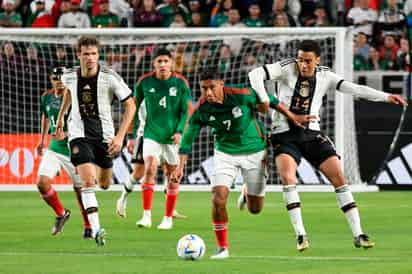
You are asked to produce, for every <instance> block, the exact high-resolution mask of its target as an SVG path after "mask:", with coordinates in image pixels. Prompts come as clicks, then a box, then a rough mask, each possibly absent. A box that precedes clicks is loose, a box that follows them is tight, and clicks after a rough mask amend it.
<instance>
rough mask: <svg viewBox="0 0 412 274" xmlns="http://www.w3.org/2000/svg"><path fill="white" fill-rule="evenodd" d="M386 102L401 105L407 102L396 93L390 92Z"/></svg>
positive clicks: (405, 104)
mask: <svg viewBox="0 0 412 274" xmlns="http://www.w3.org/2000/svg"><path fill="white" fill-rule="evenodd" d="M388 102H389V103H390V104H395V105H401V106H402V107H406V106H407V105H408V102H406V100H405V99H403V97H402V96H400V95H398V94H390V95H389V96H388Z"/></svg>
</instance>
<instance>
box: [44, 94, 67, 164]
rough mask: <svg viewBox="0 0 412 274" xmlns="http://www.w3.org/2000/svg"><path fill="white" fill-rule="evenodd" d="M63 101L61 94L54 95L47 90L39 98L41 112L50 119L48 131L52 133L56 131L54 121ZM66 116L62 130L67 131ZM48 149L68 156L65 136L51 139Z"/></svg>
mask: <svg viewBox="0 0 412 274" xmlns="http://www.w3.org/2000/svg"><path fill="white" fill-rule="evenodd" d="M62 101H63V96H57V97H56V96H55V95H54V93H52V92H47V93H46V94H44V95H42V96H41V99H40V109H41V112H42V114H44V116H45V117H46V118H47V119H49V121H50V131H49V132H50V133H51V134H54V133H55V132H56V122H57V116H58V115H59V111H60V105H61V103H62ZM66 125H67V117H65V128H64V131H67V128H66ZM49 150H51V151H54V152H56V153H60V154H63V155H66V156H69V148H68V146H67V138H66V139H64V140H61V141H57V140H55V139H53V138H52V139H51V141H50V145H49Z"/></svg>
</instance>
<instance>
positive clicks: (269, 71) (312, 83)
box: [249, 59, 388, 133]
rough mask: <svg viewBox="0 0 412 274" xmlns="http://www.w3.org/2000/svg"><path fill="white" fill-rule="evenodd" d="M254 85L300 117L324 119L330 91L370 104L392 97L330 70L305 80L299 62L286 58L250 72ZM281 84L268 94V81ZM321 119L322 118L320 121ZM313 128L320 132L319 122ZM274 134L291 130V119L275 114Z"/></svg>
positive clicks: (314, 122)
mask: <svg viewBox="0 0 412 274" xmlns="http://www.w3.org/2000/svg"><path fill="white" fill-rule="evenodd" d="M249 80H250V84H251V86H252V88H253V89H255V90H256V91H257V92H260V93H264V92H269V93H270V94H272V95H274V96H276V97H277V98H278V99H279V101H280V102H282V103H284V104H285V105H286V106H287V107H288V108H289V110H291V111H292V112H293V113H296V114H309V115H316V116H317V117H319V116H320V113H319V111H320V108H321V106H322V98H323V96H324V95H325V94H326V93H327V92H335V91H336V90H338V91H340V92H343V93H348V94H352V95H355V96H357V97H360V98H364V99H367V100H370V101H387V99H388V94H387V93H385V92H382V91H378V90H375V89H373V88H370V87H367V86H361V85H357V84H354V83H352V82H348V81H344V80H343V78H342V77H341V76H339V75H337V74H335V73H333V72H331V71H330V69H329V68H328V67H322V66H319V67H317V69H316V74H315V76H314V77H313V78H311V79H308V78H305V79H304V78H302V77H300V76H299V69H298V65H297V62H296V59H286V60H283V61H280V62H276V63H274V64H268V65H264V66H263V67H259V68H256V69H254V70H252V71H251V72H250V73H249ZM267 80H273V81H277V89H276V90H275V88H273V87H275V85H270V86H271V87H272V88H270V89H271V90H268V91H266V87H265V81H267ZM318 120H319V119H318ZM308 128H309V129H312V130H318V131H319V130H320V125H319V121H312V122H310V123H309V125H308ZM271 130H272V133H281V132H285V131H288V130H289V124H288V121H287V118H286V117H285V116H284V115H281V114H280V113H279V112H277V111H274V112H273V115H272V129H271Z"/></svg>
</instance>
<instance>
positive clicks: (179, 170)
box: [170, 166, 183, 183]
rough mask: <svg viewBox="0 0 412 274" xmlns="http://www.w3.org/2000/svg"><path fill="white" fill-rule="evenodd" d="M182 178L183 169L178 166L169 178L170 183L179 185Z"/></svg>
mask: <svg viewBox="0 0 412 274" xmlns="http://www.w3.org/2000/svg"><path fill="white" fill-rule="evenodd" d="M182 177H183V167H181V166H178V167H177V168H176V170H175V171H174V172H173V173H172V175H171V176H170V180H171V182H172V183H179V182H180V180H182Z"/></svg>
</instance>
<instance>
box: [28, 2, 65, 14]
mask: <svg viewBox="0 0 412 274" xmlns="http://www.w3.org/2000/svg"><path fill="white" fill-rule="evenodd" d="M37 2H38V1H36V0H34V1H30V7H29V13H30V14H33V13H35V12H36V10H38V7H37V5H38V3H37ZM41 2H43V4H44V11H46V12H48V13H51V12H52V9H53V6H54V3H55V2H57V1H54V0H41ZM60 2H61V1H60Z"/></svg>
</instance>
